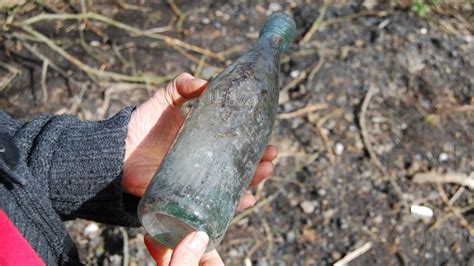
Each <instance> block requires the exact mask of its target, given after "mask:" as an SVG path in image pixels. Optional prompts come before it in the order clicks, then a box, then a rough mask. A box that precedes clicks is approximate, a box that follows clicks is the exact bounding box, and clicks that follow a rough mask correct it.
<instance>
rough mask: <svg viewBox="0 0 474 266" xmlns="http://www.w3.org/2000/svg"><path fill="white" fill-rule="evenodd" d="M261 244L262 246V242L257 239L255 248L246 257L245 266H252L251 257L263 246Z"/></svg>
mask: <svg viewBox="0 0 474 266" xmlns="http://www.w3.org/2000/svg"><path fill="white" fill-rule="evenodd" d="M261 244H262V242H261V241H260V240H259V239H258V238H255V245H253V247H252V248H251V249H250V250H249V252H248V253H247V256H245V259H244V265H245V266H247V265H249V266H251V265H252V260H251V257H252V256H253V254H254V253H255V252H256V251H257V250H258V248H259V247H260V246H261Z"/></svg>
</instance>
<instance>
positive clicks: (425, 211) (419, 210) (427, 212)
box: [410, 205, 433, 219]
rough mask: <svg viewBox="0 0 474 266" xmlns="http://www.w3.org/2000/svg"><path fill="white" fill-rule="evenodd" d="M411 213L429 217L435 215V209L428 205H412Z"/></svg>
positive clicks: (417, 216) (420, 216)
mask: <svg viewBox="0 0 474 266" xmlns="http://www.w3.org/2000/svg"><path fill="white" fill-rule="evenodd" d="M410 211H411V214H412V215H413V216H415V217H416V218H424V219H429V218H431V217H433V210H432V209H431V208H429V207H426V206H421V205H411V207H410Z"/></svg>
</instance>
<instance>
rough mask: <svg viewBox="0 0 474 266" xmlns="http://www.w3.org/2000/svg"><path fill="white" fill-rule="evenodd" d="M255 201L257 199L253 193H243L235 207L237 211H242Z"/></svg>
mask: <svg viewBox="0 0 474 266" xmlns="http://www.w3.org/2000/svg"><path fill="white" fill-rule="evenodd" d="M256 202H257V199H256V198H255V196H254V195H252V194H244V195H242V197H241V198H240V201H239V206H238V207H237V211H242V210H245V209H247V208H250V207H252V206H253V205H255V203H256Z"/></svg>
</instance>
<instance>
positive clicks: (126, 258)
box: [119, 226, 130, 266]
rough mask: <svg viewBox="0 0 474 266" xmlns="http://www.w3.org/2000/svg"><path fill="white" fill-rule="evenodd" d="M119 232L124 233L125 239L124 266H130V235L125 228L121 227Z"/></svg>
mask: <svg viewBox="0 0 474 266" xmlns="http://www.w3.org/2000/svg"><path fill="white" fill-rule="evenodd" d="M119 230H120V232H121V233H122V237H123V261H122V262H123V263H122V264H123V266H128V263H129V261H130V259H129V257H130V254H129V253H130V251H129V247H128V233H127V231H126V230H125V229H124V228H123V227H121V226H120V227H119Z"/></svg>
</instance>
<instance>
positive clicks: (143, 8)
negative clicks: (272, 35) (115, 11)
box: [117, 1, 151, 13]
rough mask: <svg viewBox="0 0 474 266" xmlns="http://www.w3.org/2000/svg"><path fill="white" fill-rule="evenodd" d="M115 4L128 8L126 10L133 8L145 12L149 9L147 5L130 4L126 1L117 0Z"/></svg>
mask: <svg viewBox="0 0 474 266" xmlns="http://www.w3.org/2000/svg"><path fill="white" fill-rule="evenodd" d="M117 4H118V5H119V6H120V7H121V8H124V9H128V10H133V11H139V12H142V13H147V12H150V11H151V9H150V8H148V7H142V6H137V5H132V4H128V3H127V2H124V1H118V2H117Z"/></svg>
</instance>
